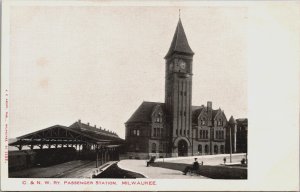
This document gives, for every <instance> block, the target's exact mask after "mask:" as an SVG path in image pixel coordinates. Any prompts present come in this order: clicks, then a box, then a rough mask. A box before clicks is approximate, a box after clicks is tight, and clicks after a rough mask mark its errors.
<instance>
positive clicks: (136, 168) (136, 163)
mask: <svg viewBox="0 0 300 192" xmlns="http://www.w3.org/2000/svg"><path fill="white" fill-rule="evenodd" d="M146 161H147V160H135V159H124V160H121V161H120V162H118V166H119V167H120V168H121V169H124V170H127V171H132V172H136V173H140V174H142V175H144V176H145V177H146V178H153V179H207V178H206V177H203V176H200V175H194V176H191V175H183V174H182V172H181V171H177V170H173V169H165V168H161V167H151V166H150V167H147V166H146Z"/></svg>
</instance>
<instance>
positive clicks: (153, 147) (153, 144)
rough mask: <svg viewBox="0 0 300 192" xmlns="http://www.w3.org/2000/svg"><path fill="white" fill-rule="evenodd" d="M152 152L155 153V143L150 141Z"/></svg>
mask: <svg viewBox="0 0 300 192" xmlns="http://www.w3.org/2000/svg"><path fill="white" fill-rule="evenodd" d="M151 152H152V153H156V143H152V150H151Z"/></svg>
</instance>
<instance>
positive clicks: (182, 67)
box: [179, 60, 185, 69]
mask: <svg viewBox="0 0 300 192" xmlns="http://www.w3.org/2000/svg"><path fill="white" fill-rule="evenodd" d="M179 67H180V68H181V69H185V62H184V61H183V60H180V61H179Z"/></svg>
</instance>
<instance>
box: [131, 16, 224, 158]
mask: <svg viewBox="0 0 300 192" xmlns="http://www.w3.org/2000/svg"><path fill="white" fill-rule="evenodd" d="M193 55H194V52H193V51H192V49H191V48H190V46H189V44H188V41H187V38H186V35H185V32H184V29H183V26H182V23H181V20H180V19H179V21H178V24H177V27H176V30H175V34H174V36H173V40H172V43H171V46H170V49H169V51H168V53H167V55H166V56H165V61H166V63H165V74H166V75H165V102H164V103H158V102H143V103H142V104H141V105H140V106H139V108H138V109H137V110H136V111H135V112H134V114H133V115H132V116H131V117H130V118H129V119H128V121H127V122H126V123H125V126H126V134H125V140H126V143H127V152H128V155H129V156H130V157H132V158H149V156H154V155H155V156H158V157H171V156H172V157H174V156H175V157H176V156H190V155H204V154H219V153H225V138H226V135H225V134H226V131H225V127H226V124H227V119H226V116H225V113H224V111H222V110H221V109H220V108H219V109H217V110H214V109H213V107H212V102H207V106H204V105H202V106H192V77H193Z"/></svg>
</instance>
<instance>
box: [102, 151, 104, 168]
mask: <svg viewBox="0 0 300 192" xmlns="http://www.w3.org/2000/svg"><path fill="white" fill-rule="evenodd" d="M103 164H104V163H103V149H101V165H103Z"/></svg>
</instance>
